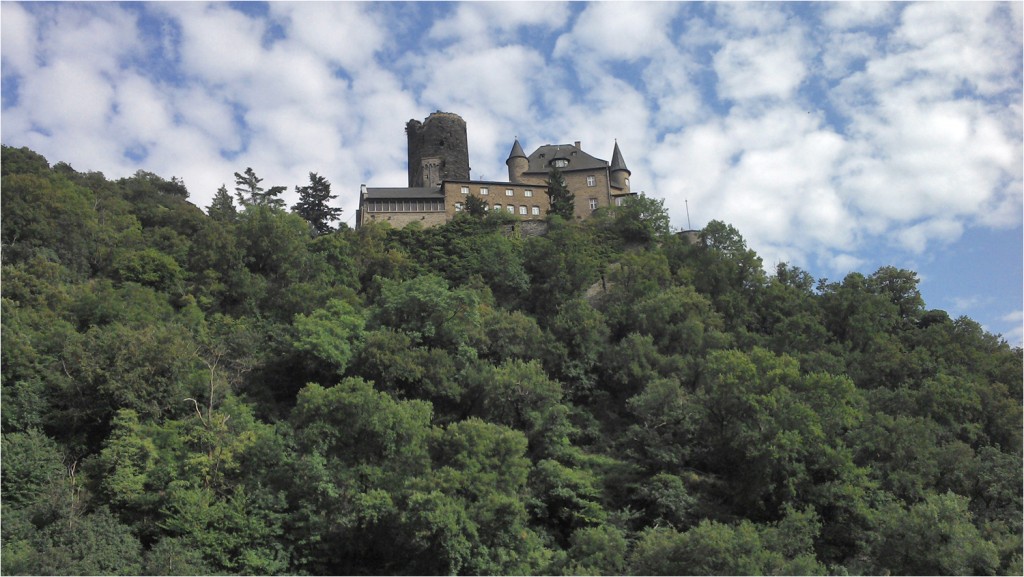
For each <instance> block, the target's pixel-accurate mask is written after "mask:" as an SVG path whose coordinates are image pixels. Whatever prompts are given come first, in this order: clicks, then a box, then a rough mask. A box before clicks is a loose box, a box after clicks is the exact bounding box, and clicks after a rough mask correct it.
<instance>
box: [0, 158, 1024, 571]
mask: <svg viewBox="0 0 1024 577" xmlns="http://www.w3.org/2000/svg"><path fill="white" fill-rule="evenodd" d="M2 161H3V168H2V174H3V176H2V178H3V180H2V189H0V190H2V194H3V198H2V212H0V214H2V240H3V278H2V281H3V282H2V296H3V308H2V323H3V343H2V363H3V370H2V385H3V390H2V428H3V446H2V507H3V510H2V518H3V524H2V548H3V554H2V571H3V573H4V574H22V573H31V574H68V573H71V574H76V573H77V574H109V573H120V574H188V575H192V574H449V573H450V574H455V573H460V574H675V575H681V574H824V573H838V574H843V573H850V574H856V573H870V574H886V573H892V574H968V573H973V574H997V573H998V574H1016V575H1020V574H1021V573H1022V562H1021V539H1022V531H1021V521H1022V504H1021V489H1022V465H1021V458H1022V455H1021V445H1022V439H1021V433H1022V421H1021V415H1022V411H1021V408H1022V403H1021V391H1022V355H1021V350H1020V349H1011V348H1010V347H1009V346H1008V345H1007V344H1006V343H1005V342H1003V341H1001V340H1000V339H999V338H998V337H997V336H994V335H991V334H988V333H986V332H985V331H984V330H983V329H982V328H981V327H980V326H979V324H978V323H976V322H974V321H972V320H970V319H968V318H963V317H962V318H955V319H954V318H950V317H949V316H948V315H947V314H946V313H945V312H943V311H941V310H932V309H928V308H927V306H926V304H925V303H924V302H923V301H922V298H921V295H920V293H919V292H918V289H917V278H916V275H915V273H913V272H911V271H907V270H900V269H896V268H892V267H884V268H881V269H879V270H878V271H877V272H875V273H874V274H872V275H870V276H864V275H861V274H857V273H854V274H850V275H849V276H847V277H846V278H844V279H842V280H841V281H829V280H816V279H814V278H812V277H811V276H810V275H809V274H808V273H807V272H805V271H802V270H800V269H797V268H794V267H790V266H786V265H780V266H778V268H777V269H776V270H775V271H774V272H773V273H772V274H765V272H764V269H763V267H762V262H761V260H760V259H759V258H758V257H757V255H756V254H755V253H754V252H753V251H751V250H750V249H748V248H747V246H746V244H745V242H744V240H743V238H742V236H741V235H740V233H739V232H738V231H736V230H735V229H733V228H732V227H730V226H728V225H727V224H724V223H720V222H712V223H711V224H709V225H708V226H707V227H706V228H705V229H704V230H702V231H701V233H700V237H699V239H698V241H697V242H695V243H690V242H687V241H686V240H685V239H683V238H681V237H679V236H677V235H672V234H669V233H668V219H667V217H666V215H665V213H664V210H663V209H662V206H661V204H660V202H659V201H656V200H653V199H649V198H645V197H642V196H641V197H639V198H637V199H635V200H634V201H633V202H632V203H631V204H628V205H627V206H624V207H620V208H617V209H614V210H613V211H611V212H607V213H604V214H601V215H598V216H596V217H595V218H593V219H591V220H590V221H587V222H586V223H583V224H575V223H567V222H563V221H561V220H560V219H558V218H557V217H555V218H552V219H551V222H550V227H549V231H548V233H547V234H546V235H544V236H528V237H524V236H520V235H519V234H517V233H516V232H515V231H514V230H513V227H512V226H511V225H510V222H511V221H509V220H508V219H509V217H508V216H507V215H505V214H504V213H500V214H492V215H487V216H477V215H470V214H462V215H460V216H459V218H457V219H455V220H454V221H453V222H451V223H449V224H448V225H445V226H443V227H438V228H433V229H416V228H406V229H404V230H392V229H390V228H387V227H386V226H379V225H375V226H367V227H363V228H360V229H359V230H352V229H350V228H348V227H345V226H342V227H341V229H340V230H337V229H333V228H332V227H329V226H325V225H326V224H329V223H330V222H331V220H330V217H331V216H333V215H331V214H329V213H327V214H324V213H322V212H321V213H318V212H317V210H316V209H317V208H318V207H319V208H323V206H322V204H323V202H325V199H327V198H329V196H330V194H329V186H330V184H329V183H327V182H326V181H323V179H322V178H321V179H320V180H317V178H315V177H316V175H310V176H311V179H310V183H309V184H308V186H302V187H297V188H300V189H303V190H300V192H302V193H305V194H304V195H303V198H304V199H305V200H307V201H308V203H307V204H305V205H301V206H300V205H296V207H292V208H288V207H285V206H283V203H282V202H279V199H278V198H277V197H276V195H278V194H279V193H280V189H279V188H276V187H268V188H266V189H264V188H263V187H262V186H261V185H260V181H259V179H258V177H256V173H254V172H253V171H251V170H250V171H247V172H246V173H245V174H244V175H243V174H239V180H238V183H237V184H238V185H239V188H240V191H239V193H238V195H232V194H230V193H228V192H227V190H226V189H222V190H221V191H220V193H219V194H218V196H217V198H216V199H215V201H214V203H213V204H212V205H211V207H210V209H209V211H208V213H209V214H206V213H204V212H203V211H202V210H200V209H199V208H197V207H196V206H194V205H192V204H190V203H189V202H188V200H187V198H188V191H187V189H186V188H185V186H184V183H182V182H180V181H179V180H177V179H173V178H172V179H171V180H166V179H164V178H162V177H159V176H157V175H154V174H149V173H145V172H139V173H137V174H135V175H134V176H132V177H130V178H124V179H120V180H109V179H107V178H105V177H104V176H103V175H102V174H99V173H91V172H78V171H76V170H74V169H73V168H72V167H70V166H68V165H67V164H63V163H58V164H55V165H54V166H52V167H51V166H50V165H49V163H48V162H47V160H46V159H44V158H42V157H41V156H39V155H38V154H36V153H34V152H32V151H30V150H28V149H24V148H22V149H15V148H10V147H4V148H3V157H2ZM257 172H258V167H257ZM250 177H251V178H250ZM292 184H294V183H292ZM325 191H326V192H327V193H328V194H326V195H325V194H324V192H325ZM314 192H315V193H316V194H313V193H314ZM317 199H320V200H319V201H318V200H317ZM236 200H237V202H236ZM275 201H277V202H275ZM318 203H319V204H318ZM304 217H305V218H304ZM307 219H308V220H307Z"/></svg>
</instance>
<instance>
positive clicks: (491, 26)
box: [428, 2, 570, 48]
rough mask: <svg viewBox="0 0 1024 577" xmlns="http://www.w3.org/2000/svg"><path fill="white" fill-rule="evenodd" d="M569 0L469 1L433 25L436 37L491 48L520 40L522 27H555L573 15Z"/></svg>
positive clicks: (560, 25) (550, 28)
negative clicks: (565, 0) (562, 0)
mask: <svg viewBox="0 0 1024 577" xmlns="http://www.w3.org/2000/svg"><path fill="white" fill-rule="evenodd" d="M569 13H570V10H569V4H568V3H566V2H544V3H539V2H467V3H460V4H457V5H456V7H455V12H454V13H453V14H452V16H451V17H450V18H447V19H443V20H438V21H436V22H434V24H433V25H432V26H431V27H430V30H429V33H428V35H429V37H430V38H431V39H433V40H442V41H443V40H454V41H456V42H458V43H459V44H460V45H461V47H462V48H487V47H492V46H500V45H504V44H507V43H508V42H510V41H514V42H518V41H519V38H518V37H516V33H518V32H520V31H521V29H522V28H539V29H542V30H543V29H547V30H554V29H558V28H561V27H562V26H563V25H565V23H566V22H567V21H568V19H569Z"/></svg>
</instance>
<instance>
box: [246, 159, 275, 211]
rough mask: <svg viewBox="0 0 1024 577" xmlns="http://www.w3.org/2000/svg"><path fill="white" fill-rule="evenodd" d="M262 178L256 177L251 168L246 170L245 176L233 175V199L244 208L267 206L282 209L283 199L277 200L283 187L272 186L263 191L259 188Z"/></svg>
mask: <svg viewBox="0 0 1024 577" xmlns="http://www.w3.org/2000/svg"><path fill="white" fill-rule="evenodd" d="M261 182H263V179H262V178H259V177H258V176H256V173H255V172H253V170H252V168H246V169H245V174H244V175H242V174H239V173H237V172H236V173H235V197H236V198H238V203H239V204H241V205H242V206H243V207H244V208H248V207H250V206H268V207H270V208H274V209H283V208H284V199H281V198H277V197H278V195H280V194H281V193H282V192H284V191H285V187H283V186H273V187H270V189H269V190H264V189H263V187H261V186H260V183H261Z"/></svg>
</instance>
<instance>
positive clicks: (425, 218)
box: [363, 212, 448, 228]
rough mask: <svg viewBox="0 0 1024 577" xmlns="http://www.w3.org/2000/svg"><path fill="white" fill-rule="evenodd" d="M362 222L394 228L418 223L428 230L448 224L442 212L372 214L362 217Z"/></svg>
mask: <svg viewBox="0 0 1024 577" xmlns="http://www.w3.org/2000/svg"><path fill="white" fill-rule="evenodd" d="M363 222H364V223H368V222H386V223H388V224H390V225H391V226H392V227H394V228H405V227H406V226H408V225H410V224H412V223H414V222H418V223H420V225H421V226H423V228H429V227H431V226H439V225H442V224H444V223H446V222H448V217H447V215H445V213H443V212H372V213H366V214H364V215H363Z"/></svg>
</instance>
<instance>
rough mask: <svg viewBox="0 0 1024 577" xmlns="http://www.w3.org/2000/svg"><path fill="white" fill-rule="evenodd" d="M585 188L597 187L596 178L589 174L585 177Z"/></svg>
mask: <svg viewBox="0 0 1024 577" xmlns="http://www.w3.org/2000/svg"><path fill="white" fill-rule="evenodd" d="M587 186H597V177H596V176H594V175H593V174H591V175H590V176H588V177H587Z"/></svg>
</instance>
